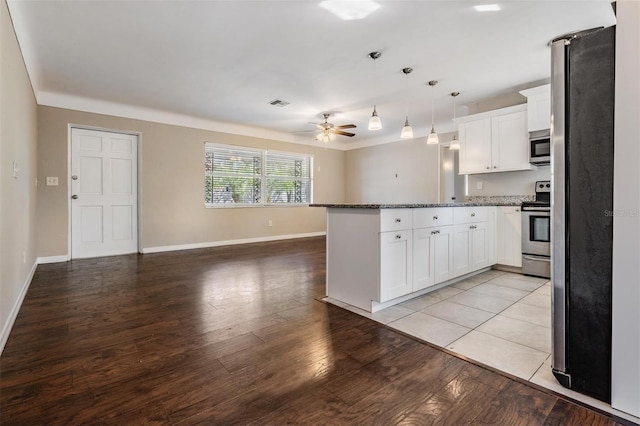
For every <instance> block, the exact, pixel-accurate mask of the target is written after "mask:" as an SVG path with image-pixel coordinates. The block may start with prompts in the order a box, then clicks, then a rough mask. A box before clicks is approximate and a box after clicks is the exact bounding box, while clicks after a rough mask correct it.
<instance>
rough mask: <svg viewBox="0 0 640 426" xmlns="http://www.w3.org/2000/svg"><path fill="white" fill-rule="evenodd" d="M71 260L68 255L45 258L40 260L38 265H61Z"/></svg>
mask: <svg viewBox="0 0 640 426" xmlns="http://www.w3.org/2000/svg"><path fill="white" fill-rule="evenodd" d="M69 260H71V258H70V257H69V256H67V255H63V256H45V257H39V258H38V265H43V264H45V263H60V262H68V261H69Z"/></svg>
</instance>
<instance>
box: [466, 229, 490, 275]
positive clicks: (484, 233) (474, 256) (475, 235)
mask: <svg viewBox="0 0 640 426" xmlns="http://www.w3.org/2000/svg"><path fill="white" fill-rule="evenodd" d="M469 228H470V230H471V270H472V271H475V270H478V269H482V268H486V267H487V266H489V258H490V255H489V222H478V223H473V224H471V225H469Z"/></svg>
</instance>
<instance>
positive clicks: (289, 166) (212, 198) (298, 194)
mask: <svg viewBox="0 0 640 426" xmlns="http://www.w3.org/2000/svg"><path fill="white" fill-rule="evenodd" d="M204 165H205V168H204V170H205V172H204V200H205V205H206V206H209V207H214V206H261V205H282V204H309V203H311V202H312V192H313V191H312V185H313V177H312V169H313V157H311V156H310V155H304V154H293V153H286V152H272V151H265V150H258V149H251V148H244V147H235V146H229V145H216V144H212V143H206V144H205V160H204Z"/></svg>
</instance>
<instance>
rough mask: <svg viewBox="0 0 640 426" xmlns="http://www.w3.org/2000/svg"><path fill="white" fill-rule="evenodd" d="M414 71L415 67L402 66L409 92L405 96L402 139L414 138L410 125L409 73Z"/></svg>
mask: <svg viewBox="0 0 640 426" xmlns="http://www.w3.org/2000/svg"><path fill="white" fill-rule="evenodd" d="M412 71H413V68H410V67H407V68H402V72H403V73H404V75H405V76H406V77H407V78H406V80H407V93H406V95H405V96H406V97H405V118H404V126H403V127H402V131H401V132H400V139H412V138H413V129H412V128H411V126H410V125H409V99H408V97H409V74H411V72H412Z"/></svg>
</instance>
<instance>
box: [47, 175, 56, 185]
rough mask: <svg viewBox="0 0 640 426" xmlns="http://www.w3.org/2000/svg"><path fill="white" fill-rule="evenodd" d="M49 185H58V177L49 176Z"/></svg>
mask: <svg viewBox="0 0 640 426" xmlns="http://www.w3.org/2000/svg"><path fill="white" fill-rule="evenodd" d="M47 186H58V177H57V176H47Z"/></svg>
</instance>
